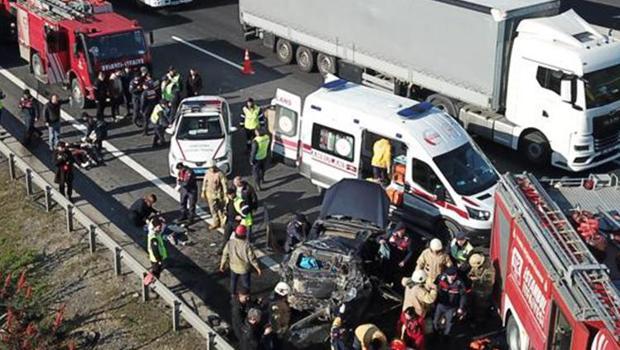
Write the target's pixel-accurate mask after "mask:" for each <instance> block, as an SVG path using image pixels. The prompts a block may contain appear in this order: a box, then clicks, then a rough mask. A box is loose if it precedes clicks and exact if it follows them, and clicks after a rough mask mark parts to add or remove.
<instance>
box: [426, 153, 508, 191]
mask: <svg viewBox="0 0 620 350" xmlns="http://www.w3.org/2000/svg"><path fill="white" fill-rule="evenodd" d="M433 160H434V161H435V164H437V166H438V167H439V170H440V171H441V172H442V173H443V175H444V176H445V177H446V179H447V180H448V182H449V183H450V185H451V186H452V187H453V188H454V190H455V191H456V193H458V194H460V195H463V196H471V195H474V194H476V193H480V192H482V191H484V190H486V189H488V188H489V187H491V186H493V185H495V184H496V183H497V180H498V178H497V174H496V173H495V170H494V169H493V167H492V166H491V165H490V164H489V163H487V161H486V160H485V159H484V158H483V157H482V156H481V155H480V154H479V153H478V152H477V151H476V150H475V149H474V148H473V147H472V145H471V144H470V143H469V142H468V143H466V144H464V145H463V146H461V147H459V148H456V149H454V150H452V151H450V152H448V153H445V154H442V155H440V156H437V157H435V158H433Z"/></svg>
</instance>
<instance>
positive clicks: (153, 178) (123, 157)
mask: <svg viewBox="0 0 620 350" xmlns="http://www.w3.org/2000/svg"><path fill="white" fill-rule="evenodd" d="M0 75H3V76H4V77H5V78H6V79H8V80H9V81H11V82H12V83H13V84H15V85H17V87H19V88H20V90H24V89H29V90H30V91H34V94H33V95H34V97H35V98H36V99H37V100H38V101H39V102H40V103H41V104H43V105H45V104H46V103H47V101H48V99H47V98H46V97H45V96H43V95H41V94H39V92H38V91H37V90H36V89H35V88H33V87H30V86H28V85H27V84H26V83H25V82H24V81H22V80H21V79H19V78H18V77H17V76H15V75H14V74H13V73H11V72H9V71H8V70H6V69H5V68H4V67H2V66H0ZM60 116H61V118H62V119H63V120H65V121H67V122H69V123H70V124H71V126H72V127H73V128H75V129H77V130H79V131H80V132H82V133H84V134H86V126H84V125H83V124H81V123H80V122H78V120H77V119H75V118H74V117H73V116H72V115H70V114H69V113H67V112H65V111H64V110H61V113H60ZM102 146H103V148H105V150H106V151H108V153H110V154H111V155H113V156H114V157H115V158H116V159H118V160H120V161H121V162H123V163H124V164H125V165H126V166H128V167H129V168H131V169H132V170H134V171H135V172H136V173H138V174H139V175H140V176H142V177H143V178H144V179H146V180H148V181H149V182H151V183H152V184H153V185H155V186H156V187H157V188H159V189H160V190H161V191H162V192H164V193H166V194H167V195H169V196H170V197H172V198H174V199H175V200H176V201H177V202H180V196H179V193H178V192H177V191H176V190H175V189H174V187H172V186H170V185H168V184H167V183H165V182H164V181H163V180H162V179H161V178H159V177H158V176H157V175H155V174H153V173H152V172H151V171H150V170H148V169H147V168H145V167H143V166H142V165H141V164H140V163H138V162H137V161H135V160H134V159H133V158H131V157H130V156H128V155H127V154H125V153H124V152H123V151H121V150H120V149H118V148H116V146H114V145H112V144H111V143H109V142H108V141H103V143H102ZM196 214H197V215H198V216H199V217H200V218H202V219H204V220H205V221H206V222H207V224H209V225H211V224H212V223H213V221H212V220H211V216H210V215H209V214H208V213H207V212H206V211H205V210H203V209H202V208H201V207H196ZM218 231H219V232H220V233H222V234H223V233H224V231H223V230H222V229H219V230H218ZM256 256H257V257H258V258H259V259H260V260H261V262H262V263H263V264H264V265H265V266H267V267H268V268H269V269H270V270H272V271H278V270H279V264H278V263H277V262H276V261H275V260H273V259H272V258H271V257H270V256H268V255H267V254H266V253H265V252H263V251H261V250H260V249H256Z"/></svg>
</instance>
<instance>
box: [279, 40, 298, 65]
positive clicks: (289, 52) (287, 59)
mask: <svg viewBox="0 0 620 350" xmlns="http://www.w3.org/2000/svg"><path fill="white" fill-rule="evenodd" d="M276 56H277V57H278V60H280V62H282V63H284V64H290V63H291V62H293V58H294V57H295V50H294V49H293V44H291V42H290V41H288V40H286V39H281V38H280V39H278V41H277V42H276Z"/></svg>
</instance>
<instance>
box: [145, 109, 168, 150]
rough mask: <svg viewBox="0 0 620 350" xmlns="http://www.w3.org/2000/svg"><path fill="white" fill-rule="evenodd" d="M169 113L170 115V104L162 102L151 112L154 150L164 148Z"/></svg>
mask: <svg viewBox="0 0 620 350" xmlns="http://www.w3.org/2000/svg"><path fill="white" fill-rule="evenodd" d="M168 113H170V102H168V101H167V100H161V101H159V103H158V104H157V106H155V108H153V112H151V118H150V122H151V124H153V148H157V147H158V146H160V147H161V146H164V145H165V144H166V139H165V138H164V129H165V128H166V125H167V124H168V123H167V120H168Z"/></svg>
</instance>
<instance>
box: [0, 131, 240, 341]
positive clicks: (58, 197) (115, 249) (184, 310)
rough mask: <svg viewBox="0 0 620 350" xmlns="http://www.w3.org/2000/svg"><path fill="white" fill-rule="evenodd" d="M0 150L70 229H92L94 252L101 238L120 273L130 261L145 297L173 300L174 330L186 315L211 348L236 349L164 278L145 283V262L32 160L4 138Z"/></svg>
mask: <svg viewBox="0 0 620 350" xmlns="http://www.w3.org/2000/svg"><path fill="white" fill-rule="evenodd" d="M0 153H2V154H3V155H4V156H5V157H6V158H7V159H8V163H9V175H10V177H11V179H13V180H16V179H17V173H16V168H19V169H20V171H21V172H23V173H24V175H25V181H26V191H27V193H28V195H33V194H34V188H33V185H36V186H38V187H39V188H41V189H42V190H43V191H44V194H45V209H46V211H48V212H49V211H50V210H51V207H52V201H55V202H56V203H58V205H60V206H61V207H62V208H63V209H64V210H65V217H66V223H67V232H69V233H70V232H72V231H73V230H74V221H77V222H78V223H79V224H80V225H82V226H83V227H84V228H85V229H86V230H88V237H89V239H88V241H89V245H90V252H91V253H94V252H95V250H96V242H97V241H99V242H100V243H101V244H102V245H104V246H105V247H106V248H108V249H109V250H110V251H111V252H112V253H113V266H114V272H115V274H116V275H117V276H119V275H120V274H121V273H122V269H121V268H122V264H124V265H126V266H127V267H128V268H129V269H130V270H131V271H133V272H134V273H135V274H136V275H137V276H138V277H139V279H140V286H142V301H143V302H146V301H148V300H149V292H150V291H151V290H152V291H154V292H155V293H157V294H158V295H159V296H160V297H161V298H162V299H163V300H165V301H166V302H167V303H168V304H170V306H171V309H172V315H171V319H172V329H173V330H174V331H178V330H179V321H180V318H183V319H184V320H185V321H186V322H187V323H188V324H189V325H191V326H192V327H193V328H194V329H195V330H196V331H198V333H200V334H201V335H202V336H203V337H205V339H206V349H207V350H233V349H234V348H233V347H232V346H231V345H230V344H228V342H226V340H225V339H224V338H223V337H222V336H220V335H219V334H218V333H217V332H216V331H215V330H214V329H213V328H211V327H210V326H209V325H208V324H207V323H206V322H205V321H204V320H202V319H201V318H200V316H198V315H197V314H196V313H195V312H194V311H193V310H192V309H191V308H190V307H189V306H188V305H187V304H185V303H184V302H183V301H182V300H181V299H180V298H179V297H178V296H176V295H175V294H174V293H173V292H172V291H171V290H170V289H169V288H168V287H166V285H164V284H163V283H161V282H160V281H158V280H157V281H155V282H154V283H153V284H151V286H144V284H143V283H142V281H143V278H144V277H145V276H146V274H147V273H148V270H147V269H146V268H145V267H144V266H142V264H141V263H140V262H139V261H138V260H137V259H136V258H134V257H133V256H132V255H131V254H129V253H128V252H127V251H126V250H125V249H123V247H121V246H120V245H119V244H118V243H116V241H114V239H112V238H111V237H110V236H109V235H108V234H107V233H106V232H105V231H104V230H103V229H102V228H100V227H99V226H98V225H97V224H96V223H95V222H94V221H93V220H92V219H91V218H89V217H88V216H87V215H86V214H85V213H84V212H82V211H81V210H80V209H79V208H77V207H75V206H74V205H73V203H71V202H69V200H68V199H66V198H65V197H64V196H63V195H62V194H61V193H60V192H59V191H57V190H56V189H54V186H52V185H51V184H50V183H49V182H47V181H46V180H45V179H44V178H43V177H42V176H41V175H39V174H38V173H37V172H35V171H34V170H33V169H32V168H31V167H30V165H28V163H26V162H25V161H24V160H23V159H21V158H20V157H19V156H17V155H16V154H15V153H14V152H13V151H11V149H10V148H9V147H8V146H7V145H6V144H5V143H4V142H1V141H0Z"/></svg>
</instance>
